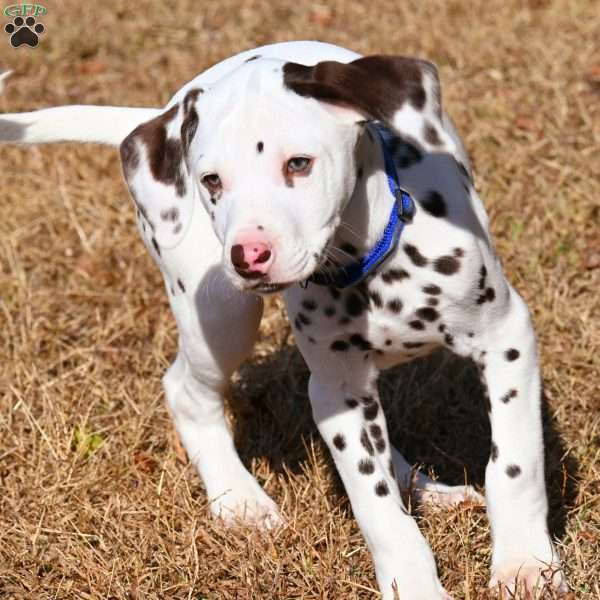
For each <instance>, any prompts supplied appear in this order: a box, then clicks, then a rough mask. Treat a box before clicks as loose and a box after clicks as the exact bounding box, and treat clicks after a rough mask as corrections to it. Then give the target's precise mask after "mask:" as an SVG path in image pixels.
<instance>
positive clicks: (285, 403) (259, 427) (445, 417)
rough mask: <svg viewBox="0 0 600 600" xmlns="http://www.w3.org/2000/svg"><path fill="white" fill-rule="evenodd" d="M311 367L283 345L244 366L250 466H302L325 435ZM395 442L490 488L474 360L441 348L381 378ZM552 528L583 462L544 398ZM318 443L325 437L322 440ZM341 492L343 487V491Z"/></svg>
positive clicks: (450, 479) (561, 526)
mask: <svg viewBox="0 0 600 600" xmlns="http://www.w3.org/2000/svg"><path fill="white" fill-rule="evenodd" d="M307 380H308V370H307V368H306V366H305V364H304V361H303V360H302V357H301V356H300V353H299V352H298V351H297V350H296V349H295V348H294V347H291V346H283V347H281V348H280V349H278V350H277V351H275V352H274V353H272V354H269V355H267V356H265V357H263V358H255V359H254V360H253V361H252V362H251V363H249V364H247V365H245V366H244V367H242V369H241V370H240V377H239V379H238V381H237V382H236V383H235V384H234V386H233V389H232V394H231V404H232V409H233V413H234V414H235V415H236V417H235V422H234V436H235V442H236V446H237V448H238V450H239V452H240V456H241V458H242V460H243V461H244V462H245V464H247V465H250V464H251V462H252V460H253V459H255V458H262V459H266V460H268V461H269V463H270V465H271V468H272V469H273V470H274V471H275V472H278V473H280V472H282V471H284V470H288V471H289V472H292V473H299V472H300V471H302V466H303V464H304V463H305V461H306V460H307V450H306V449H307V447H310V445H311V443H312V442H315V441H317V440H320V437H319V434H318V431H317V429H316V427H315V425H314V422H313V420H312V415H311V410H310V404H309V401H308V398H307V393H306V389H307ZM380 391H381V396H382V403H383V407H384V410H385V414H386V417H387V423H388V428H389V433H390V439H391V442H392V444H393V445H394V446H396V448H398V449H399V450H400V451H401V452H402V453H403V454H404V456H405V457H406V458H407V460H408V461H409V462H410V463H411V464H412V463H418V464H419V465H421V468H422V469H424V471H425V472H428V471H430V470H433V472H434V473H435V475H436V476H437V477H439V479H440V481H442V482H444V483H448V484H463V483H465V482H468V483H471V484H473V485H475V486H477V487H479V488H480V489H482V488H483V485H484V474H485V466H486V463H487V461H488V458H489V452H490V426H489V420H488V416H487V413H486V409H485V403H484V400H483V390H482V388H481V384H480V382H479V376H478V373H477V370H476V368H475V365H474V364H473V363H472V362H471V361H469V360H465V359H462V358H459V357H457V356H454V355H452V354H450V353H449V352H447V351H439V352H436V353H434V354H433V355H431V356H429V357H427V358H426V359H421V360H417V361H414V362H412V363H409V364H406V365H402V366H400V367H397V368H395V369H392V370H390V371H387V372H386V373H384V374H383V376H382V377H381V379H380ZM543 407H544V408H543V414H544V440H545V449H546V453H545V456H546V480H547V488H548V494H549V503H550V518H549V526H550V531H551V533H552V534H553V535H555V536H557V537H561V536H562V534H563V533H564V530H565V525H566V516H567V512H568V510H569V508H570V507H572V506H573V505H574V502H575V498H576V493H577V489H576V488H577V485H576V482H577V473H578V465H577V463H576V460H575V458H574V456H573V455H572V454H571V453H570V452H568V451H567V450H566V447H565V444H564V442H563V441H562V439H561V437H560V434H559V433H558V430H557V424H556V422H555V420H554V419H553V418H552V417H551V416H550V413H549V411H548V409H547V402H546V400H545V398H544V402H543ZM318 443H320V442H318ZM337 491H338V492H339V493H340V494H343V491H342V490H341V487H338V490H337Z"/></svg>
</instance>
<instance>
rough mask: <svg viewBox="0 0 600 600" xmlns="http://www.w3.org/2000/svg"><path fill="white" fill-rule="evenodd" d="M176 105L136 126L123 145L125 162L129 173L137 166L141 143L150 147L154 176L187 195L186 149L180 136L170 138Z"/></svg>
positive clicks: (122, 155) (177, 109)
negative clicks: (183, 163)
mask: <svg viewBox="0 0 600 600" xmlns="http://www.w3.org/2000/svg"><path fill="white" fill-rule="evenodd" d="M178 111H179V106H178V105H175V106H173V107H171V108H170V109H169V110H168V111H166V112H164V113H163V114H162V115H160V116H158V117H156V118H154V119H152V120H151V121H148V122H147V123H143V124H142V125H139V126H138V127H136V128H135V129H134V130H133V131H132V132H131V133H130V134H129V135H128V136H127V137H126V138H125V140H124V141H123V143H122V144H121V148H120V150H121V161H122V163H123V168H124V170H125V173H126V175H127V174H128V173H129V172H131V170H134V169H135V168H137V165H138V164H139V154H138V150H137V148H136V144H137V143H138V142H140V143H142V144H143V145H144V146H145V147H146V151H147V153H148V162H149V166H150V172H151V174H152V177H153V178H154V179H155V180H156V181H160V182H161V183H164V184H165V185H173V186H175V190H176V192H177V195H178V196H183V195H185V191H186V187H185V178H184V174H183V171H182V158H183V149H182V145H181V140H180V139H173V138H168V137H167V125H168V124H169V123H170V122H171V121H172V120H173V119H174V118H175V117H176V116H177V113H178Z"/></svg>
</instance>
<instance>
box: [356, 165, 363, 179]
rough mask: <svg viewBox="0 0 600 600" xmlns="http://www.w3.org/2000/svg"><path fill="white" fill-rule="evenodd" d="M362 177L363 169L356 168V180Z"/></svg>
mask: <svg viewBox="0 0 600 600" xmlns="http://www.w3.org/2000/svg"><path fill="white" fill-rule="evenodd" d="M362 176H363V168H362V167H358V171H357V173H356V177H357V178H358V179H362Z"/></svg>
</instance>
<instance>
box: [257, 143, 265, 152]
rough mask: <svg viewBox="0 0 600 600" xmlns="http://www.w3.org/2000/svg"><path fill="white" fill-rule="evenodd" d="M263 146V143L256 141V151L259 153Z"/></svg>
mask: <svg viewBox="0 0 600 600" xmlns="http://www.w3.org/2000/svg"><path fill="white" fill-rule="evenodd" d="M264 148H265V145H264V144H263V143H262V142H258V144H256V150H257V151H258V153H259V154H260V153H261V152H262V151H263V150H264Z"/></svg>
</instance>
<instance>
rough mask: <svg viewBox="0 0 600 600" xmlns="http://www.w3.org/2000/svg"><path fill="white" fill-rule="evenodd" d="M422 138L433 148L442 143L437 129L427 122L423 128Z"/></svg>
mask: <svg viewBox="0 0 600 600" xmlns="http://www.w3.org/2000/svg"><path fill="white" fill-rule="evenodd" d="M423 137H424V138H425V140H426V141H427V142H429V143H430V144H431V145H433V146H439V145H440V144H441V143H442V140H441V139H440V135H439V133H438V132H437V129H436V128H435V127H434V126H433V125H432V124H431V123H429V122H425V125H424V126H423Z"/></svg>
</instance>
